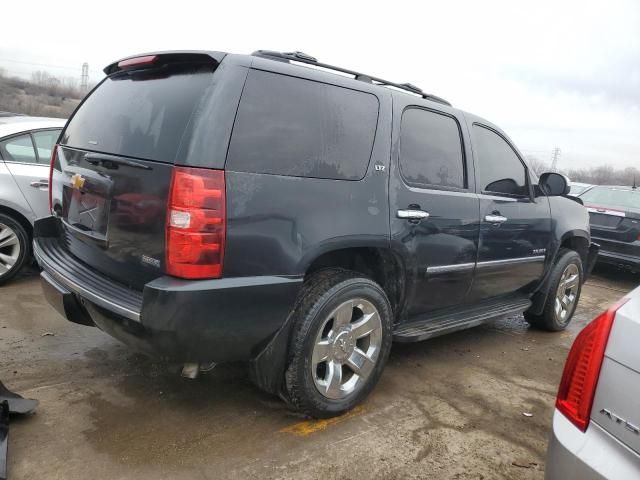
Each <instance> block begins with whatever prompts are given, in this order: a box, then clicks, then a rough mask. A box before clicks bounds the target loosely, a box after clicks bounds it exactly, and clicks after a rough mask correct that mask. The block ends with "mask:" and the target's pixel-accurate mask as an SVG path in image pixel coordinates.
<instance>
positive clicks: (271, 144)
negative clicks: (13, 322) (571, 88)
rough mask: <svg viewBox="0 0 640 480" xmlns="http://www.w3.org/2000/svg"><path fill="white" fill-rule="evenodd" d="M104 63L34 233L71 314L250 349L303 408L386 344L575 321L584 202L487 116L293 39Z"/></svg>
mask: <svg viewBox="0 0 640 480" xmlns="http://www.w3.org/2000/svg"><path fill="white" fill-rule="evenodd" d="M104 71H105V73H106V75H107V76H106V78H105V79H104V80H103V81H102V82H101V83H100V84H99V85H98V86H97V87H96V88H95V89H94V90H93V91H92V92H91V93H90V94H89V95H88V96H87V98H86V99H85V100H84V101H83V102H82V104H81V105H80V106H79V107H78V108H77V110H76V111H75V113H74V114H73V116H72V117H71V119H70V120H69V122H68V124H67V125H66V127H65V129H64V130H63V132H62V134H61V136H60V139H59V142H58V145H57V146H56V148H55V149H54V154H53V158H52V162H51V164H52V166H51V178H50V182H49V183H50V185H51V189H50V207H51V213H52V215H51V216H50V217H47V218H44V219H41V220H39V221H38V222H37V224H36V226H35V229H34V252H35V255H36V257H37V260H38V262H39V264H40V266H41V268H42V281H43V288H44V292H45V295H46V297H47V298H48V300H49V302H50V303H51V304H52V305H53V306H54V307H55V308H56V309H57V310H58V311H59V312H60V313H61V314H62V315H64V316H65V317H66V318H67V319H69V320H70V321H72V322H76V323H79V324H83V325H91V326H97V327H98V328H100V329H101V330H103V331H105V332H107V333H109V334H110V335H112V336H114V337H116V338H118V339H120V340H121V341H123V342H125V343H127V344H129V345H131V346H133V347H136V348H139V349H142V350H145V351H149V352H151V353H153V354H155V355H158V356H161V357H162V358H164V359H166V360H167V361H171V362H176V363H180V364H184V365H187V366H188V367H190V369H191V373H193V368H194V366H195V369H196V370H197V369H198V368H199V366H200V367H202V366H205V365H206V366H210V365H211V364H212V363H214V362H215V363H219V362H229V361H246V362H248V364H249V366H250V371H251V376H252V378H253V380H254V381H255V383H256V384H257V385H258V386H259V387H261V388H263V389H264V390H266V391H269V392H272V393H274V394H277V395H280V396H281V397H282V398H283V399H285V400H286V401H287V402H288V403H289V404H290V405H291V406H292V407H294V408H296V409H299V410H300V411H302V412H305V413H306V414H308V415H310V416H315V417H327V416H331V415H337V414H340V413H342V412H345V411H347V410H348V409H350V408H352V407H353V406H354V405H356V404H357V403H358V402H360V401H362V400H363V399H364V398H365V397H366V396H367V394H368V393H369V392H370V391H371V390H372V388H373V387H374V385H375V384H376V382H377V381H378V379H379V378H380V375H381V373H382V370H383V368H384V366H385V362H386V361H387V357H388V355H389V350H390V348H391V343H392V342H393V341H396V342H414V341H419V340H424V339H427V338H431V337H434V336H436V335H441V334H444V333H447V332H452V331H455V330H460V329H463V328H468V327H472V326H475V325H479V324H481V323H483V322H485V321H487V320H489V319H492V318H495V317H499V316H505V315H513V314H518V313H521V312H525V318H526V319H527V320H528V321H529V322H530V323H531V324H532V325H534V326H536V327H540V328H543V329H547V330H562V329H564V328H565V327H566V326H567V324H568V323H569V321H570V319H571V316H572V314H573V312H574V310H575V308H576V304H577V302H578V298H579V296H580V288H581V285H582V282H583V281H584V279H585V275H586V274H587V273H588V272H589V270H590V267H591V265H592V264H593V261H594V259H595V256H596V255H597V245H595V244H591V240H590V236H589V218H588V214H587V211H586V209H585V208H584V207H583V206H582V205H581V204H580V203H579V202H576V201H574V200H572V199H570V198H568V197H566V194H567V192H568V186H567V180H566V179H565V178H564V177H562V176H560V175H558V174H554V173H550V174H544V175H542V176H541V177H540V178H538V177H537V176H536V175H535V173H534V172H533V171H532V170H531V169H530V168H529V167H528V166H527V164H526V163H525V162H524V160H523V158H522V155H521V154H520V153H519V152H518V150H517V149H516V147H515V146H514V145H513V143H512V142H511V141H510V140H509V138H508V137H507V136H506V135H505V134H504V133H503V132H502V131H501V130H500V129H499V128H498V127H496V126H495V125H492V124H491V123H490V122H488V121H486V120H483V119H482V118H479V117H476V116H474V115H470V114H468V113H465V112H462V111H460V110H457V109H455V108H452V107H451V105H450V104H449V103H448V102H446V101H445V100H443V99H441V98H438V97H436V96H433V95H429V94H426V93H424V92H422V90H420V89H419V88H417V87H415V86H413V85H411V84H397V83H392V82H388V81H385V80H383V79H380V78H376V77H373V76H370V75H365V74H362V73H358V72H353V71H350V70H347V69H344V68H339V67H333V66H330V65H326V64H324V63H320V62H318V61H316V59H314V58H313V57H310V56H308V55H305V54H302V53H300V52H294V53H277V52H270V51H258V52H255V53H254V54H252V55H232V54H225V53H220V52H193V51H186V52H163V53H152V54H145V55H141V56H136V57H130V58H126V59H124V60H121V61H118V62H115V63H113V64H111V65H109V66H108V67H106V68H105V70H104Z"/></svg>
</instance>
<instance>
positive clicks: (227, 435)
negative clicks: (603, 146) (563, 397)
mask: <svg viewBox="0 0 640 480" xmlns="http://www.w3.org/2000/svg"><path fill="white" fill-rule="evenodd" d="M639 283H640V277H639V276H633V275H631V274H625V273H622V272H618V271H615V270H604V269H599V270H597V271H596V273H595V275H594V276H593V277H592V278H591V279H590V280H589V282H588V283H587V284H586V286H585V287H584V289H583V294H582V299H581V301H580V305H579V307H578V312H577V314H576V316H575V318H574V320H573V322H572V324H571V326H570V328H569V329H568V330H567V331H566V332H562V333H556V334H552V333H545V332H539V331H535V330H532V329H530V328H529V327H528V325H527V324H526V322H525V321H524V320H523V319H522V317H521V316H520V317H512V318H509V319H506V320H500V321H496V322H493V323H491V324H488V325H485V326H482V327H477V328H474V329H471V330H467V331H464V332H459V333H455V334H451V335H448V336H445V337H440V338H437V339H434V340H431V341H427V342H423V343H417V344H405V345H400V344H398V345H394V348H393V350H392V353H391V358H390V361H389V364H388V366H387V368H386V370H385V373H384V374H383V376H382V379H381V381H380V384H379V385H378V386H377V388H376V389H375V390H374V392H373V394H372V395H371V397H370V398H369V399H368V400H367V402H366V403H365V404H363V405H362V406H360V407H358V408H356V409H355V410H354V411H353V412H351V413H349V414H347V415H345V416H343V417H340V418H337V419H331V420H325V421H310V420H305V419H303V418H300V417H299V416H296V415H294V414H292V413H291V412H289V411H287V409H286V408H285V406H284V404H282V403H281V402H280V401H279V400H278V399H277V398H274V397H271V396H269V395H266V394H264V393H262V392H260V391H258V390H257V389H256V388H255V387H253V385H252V384H251V383H250V382H249V380H248V377H247V374H246V372H245V369H244V368H243V366H242V365H222V366H219V367H217V368H216V369H214V370H213V371H211V372H210V373H208V374H206V375H204V376H202V377H201V378H199V379H198V380H195V381H192V380H186V379H183V378H180V377H178V376H176V375H175V374H172V373H169V372H168V371H167V369H166V368H165V366H163V365H161V364H158V363H154V362H153V361H152V360H149V359H147V358H146V357H144V356H142V355H139V354H136V353H134V352H132V351H131V350H129V349H128V348H127V347H125V346H123V345H120V344H119V343H118V342H117V341H115V340H113V339H111V338H110V337H108V336H107V335H106V334H104V333H102V332H100V331H99V330H97V329H95V328H90V327H83V326H80V325H75V324H71V323H68V322H66V321H65V320H63V319H62V318H61V317H59V316H58V315H57V314H56V312H55V311H54V310H53V309H51V308H50V307H49V306H48V305H47V304H46V302H45V300H44V298H43V297H42V295H41V290H40V285H39V280H38V277H37V273H36V272H26V273H25V274H23V275H22V276H21V277H20V278H18V279H17V280H16V281H14V282H11V283H10V284H9V285H6V286H4V287H2V288H0V312H2V313H1V314H0V338H1V339H2V340H1V341H0V379H2V380H3V381H4V382H5V384H6V385H7V386H8V387H10V388H12V389H13V390H15V391H18V392H20V393H22V394H24V395H26V396H29V397H32V398H37V399H38V400H40V402H41V403H40V407H39V408H38V410H37V412H36V413H35V414H34V415H31V416H29V417H26V418H20V419H16V420H15V421H12V423H11V437H10V452H9V473H10V478H11V479H12V480H15V479H38V478H47V479H49V480H53V479H65V480H74V479H83V480H84V479H86V478H93V479H103V478H104V479H125V478H126V479H129V478H135V479H165V478H166V479H169V478H171V479H183V478H184V479H200V478H201V479H219V478H241V479H251V478H256V479H257V478H260V479H265V478H296V479H299V478H302V479H306V478H326V479H329V478H344V479H351V478H362V477H365V478H371V479H377V478H380V479H382V478H384V479H394V478H402V479H406V478H439V479H500V478H504V479H541V478H543V476H544V466H545V450H546V445H547V438H548V436H549V432H550V425H551V416H552V413H553V404H554V399H555V392H556V387H557V384H558V381H559V378H560V375H561V373H562V367H563V365H564V360H565V357H566V355H567V353H568V349H569V347H570V345H571V342H572V341H573V338H574V337H575V335H576V334H577V332H579V331H580V329H581V328H582V327H584V325H585V324H586V323H587V322H589V321H590V320H591V319H592V318H593V317H594V316H595V315H597V313H599V312H600V311H601V310H602V309H604V308H606V307H607V306H608V305H609V304H610V303H612V302H614V301H615V300H616V299H618V298H619V297H621V296H622V295H624V293H626V292H627V291H629V290H630V289H632V288H633V287H634V286H636V285H638V284H639ZM525 412H526V413H530V414H532V415H531V416H525V415H523V414H524V413H525Z"/></svg>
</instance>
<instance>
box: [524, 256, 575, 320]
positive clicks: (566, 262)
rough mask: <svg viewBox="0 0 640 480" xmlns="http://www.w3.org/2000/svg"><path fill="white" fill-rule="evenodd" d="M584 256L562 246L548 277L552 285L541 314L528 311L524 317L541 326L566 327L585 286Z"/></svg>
mask: <svg viewBox="0 0 640 480" xmlns="http://www.w3.org/2000/svg"><path fill="white" fill-rule="evenodd" d="M583 278H584V275H583V271H582V259H581V258H580V255H578V253H577V252H575V251H573V250H567V249H562V250H561V251H560V253H559V255H558V261H557V262H556V264H555V266H554V267H553V271H552V272H551V277H550V278H549V282H550V288H549V294H548V295H547V300H546V302H545V304H544V308H543V310H542V313H541V314H540V315H533V314H531V313H529V312H526V313H525V315H524V317H525V319H526V320H527V321H528V322H529V323H530V324H531V325H532V326H534V327H536V328H540V329H542V330H549V331H554V332H555V331H560V330H564V329H565V328H567V325H569V322H571V318H572V317H573V314H574V312H575V310H576V307H577V306H578V300H579V299H580V292H581V290H582V279H583Z"/></svg>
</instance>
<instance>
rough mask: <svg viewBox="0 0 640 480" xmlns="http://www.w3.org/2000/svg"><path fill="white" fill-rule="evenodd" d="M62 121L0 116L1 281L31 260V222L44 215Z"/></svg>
mask: <svg viewBox="0 0 640 480" xmlns="http://www.w3.org/2000/svg"><path fill="white" fill-rule="evenodd" d="M64 124H65V120H62V119H58V118H41V117H27V116H23V115H11V114H8V113H6V112H2V114H1V115H0V284H1V283H4V282H6V281H8V280H9V279H10V278H12V277H13V276H14V275H15V274H16V273H17V272H18V271H19V270H20V268H21V267H22V266H23V265H24V264H25V263H26V262H28V261H29V260H30V259H31V238H32V225H33V222H34V221H35V220H36V218H39V217H44V216H46V215H49V207H48V205H49V199H48V196H49V193H48V192H49V188H48V185H49V163H50V161H51V150H52V148H53V145H54V144H55V143H56V140H57V139H58V135H60V131H61V130H62V127H63V126H64Z"/></svg>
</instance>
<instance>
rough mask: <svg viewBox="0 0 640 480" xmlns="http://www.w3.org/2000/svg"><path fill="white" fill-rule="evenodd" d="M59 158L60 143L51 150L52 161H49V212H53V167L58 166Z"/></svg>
mask: <svg viewBox="0 0 640 480" xmlns="http://www.w3.org/2000/svg"><path fill="white" fill-rule="evenodd" d="M57 158H58V144H57V143H56V144H55V145H54V146H53V149H52V150H51V161H50V162H49V212H53V169H54V168H55V167H56V159H57Z"/></svg>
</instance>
